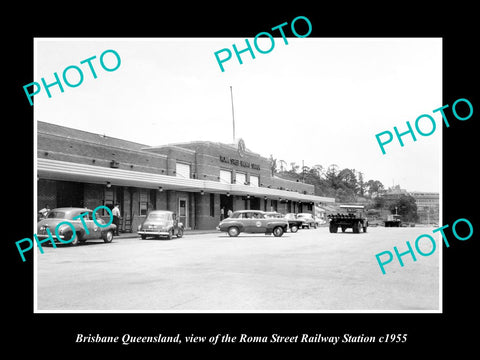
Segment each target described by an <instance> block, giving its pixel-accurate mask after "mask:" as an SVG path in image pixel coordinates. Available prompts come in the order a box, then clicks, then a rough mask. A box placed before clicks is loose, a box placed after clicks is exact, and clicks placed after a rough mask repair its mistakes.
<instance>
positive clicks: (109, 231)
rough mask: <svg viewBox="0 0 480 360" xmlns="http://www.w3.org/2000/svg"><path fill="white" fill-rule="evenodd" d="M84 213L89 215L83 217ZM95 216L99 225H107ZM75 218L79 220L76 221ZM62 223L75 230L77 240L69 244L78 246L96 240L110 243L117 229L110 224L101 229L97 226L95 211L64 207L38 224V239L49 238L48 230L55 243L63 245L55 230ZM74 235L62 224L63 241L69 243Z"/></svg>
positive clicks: (54, 211)
mask: <svg viewBox="0 0 480 360" xmlns="http://www.w3.org/2000/svg"><path fill="white" fill-rule="evenodd" d="M84 213H87V215H84V216H81V214H84ZM95 215H96V218H95V219H96V221H97V223H99V224H102V225H104V224H106V223H105V221H103V219H101V218H100V216H99V215H98V213H97V214H95ZM75 217H78V218H77V219H75V220H74V218H75ZM82 219H83V220H82ZM61 222H69V223H70V224H72V226H73V227H74V229H75V238H74V239H73V240H72V241H71V242H70V243H69V244H70V245H78V243H84V242H85V241H87V240H96V239H103V241H104V242H106V243H110V242H112V240H113V233H114V232H115V230H116V228H117V226H116V225H115V224H110V225H108V226H107V227H100V226H98V225H97V224H95V222H94V221H93V211H92V210H90V209H85V208H74V207H63V208H56V209H53V210H50V212H49V213H48V214H47V216H46V217H45V219H43V220H41V221H39V222H38V224H37V237H38V239H39V240H41V239H46V238H47V237H48V236H49V235H48V233H47V229H49V231H50V233H51V234H52V237H53V239H54V241H55V242H59V243H61V241H60V240H59V239H57V236H56V234H55V229H56V227H57V225H58V224H59V223H61ZM82 222H83V223H82ZM85 227H86V229H87V230H88V231H87V230H86V229H85ZM72 235H73V231H72V228H71V227H70V226H69V225H68V224H62V225H60V227H59V228H58V236H59V237H60V239H61V240H63V241H69V240H71V238H72Z"/></svg>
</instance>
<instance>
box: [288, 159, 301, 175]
mask: <svg viewBox="0 0 480 360" xmlns="http://www.w3.org/2000/svg"><path fill="white" fill-rule="evenodd" d="M290 166H291V167H292V169H291V170H290V171H291V172H292V173H297V170H298V168H299V167H300V166H298V165H297V164H296V163H295V161H294V162H291V163H290Z"/></svg>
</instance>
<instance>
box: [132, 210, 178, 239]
mask: <svg viewBox="0 0 480 360" xmlns="http://www.w3.org/2000/svg"><path fill="white" fill-rule="evenodd" d="M183 230H184V229H183V224H182V223H181V222H179V221H178V220H177V216H176V214H175V213H174V212H172V211H167V210H153V211H150V212H149V213H148V215H147V217H146V219H145V220H144V221H143V223H142V224H141V225H139V226H138V231H137V232H138V235H140V237H141V238H142V239H146V238H147V237H148V236H151V237H155V238H159V237H166V238H167V239H169V240H171V239H172V237H173V236H174V235H176V236H177V237H178V238H181V237H182V236H183Z"/></svg>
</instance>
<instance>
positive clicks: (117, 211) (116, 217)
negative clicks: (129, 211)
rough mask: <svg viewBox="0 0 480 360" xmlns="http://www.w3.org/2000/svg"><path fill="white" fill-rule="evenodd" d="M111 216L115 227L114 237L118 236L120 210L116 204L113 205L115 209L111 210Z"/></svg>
mask: <svg viewBox="0 0 480 360" xmlns="http://www.w3.org/2000/svg"><path fill="white" fill-rule="evenodd" d="M112 215H113V223H114V224H115V225H117V229H116V230H115V235H117V236H118V235H119V233H118V231H119V230H120V218H121V216H120V208H119V205H118V204H115V207H114V208H113V209H112Z"/></svg>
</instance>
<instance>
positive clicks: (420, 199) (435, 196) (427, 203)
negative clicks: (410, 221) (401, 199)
mask: <svg viewBox="0 0 480 360" xmlns="http://www.w3.org/2000/svg"><path fill="white" fill-rule="evenodd" d="M409 194H410V195H411V196H412V197H413V198H414V199H415V203H416V204H417V215H418V222H419V223H420V224H438V223H439V212H440V194H439V193H437V192H423V191H411V192H409Z"/></svg>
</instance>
